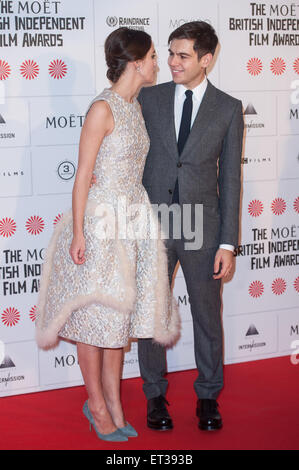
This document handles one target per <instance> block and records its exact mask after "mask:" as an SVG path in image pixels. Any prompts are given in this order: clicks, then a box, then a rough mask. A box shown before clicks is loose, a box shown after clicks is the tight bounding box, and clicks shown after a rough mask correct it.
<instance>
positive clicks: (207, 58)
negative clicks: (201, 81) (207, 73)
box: [199, 52, 213, 69]
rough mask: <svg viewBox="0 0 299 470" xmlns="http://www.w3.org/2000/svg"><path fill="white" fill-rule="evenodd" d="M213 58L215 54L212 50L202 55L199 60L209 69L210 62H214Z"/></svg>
mask: <svg viewBox="0 0 299 470" xmlns="http://www.w3.org/2000/svg"><path fill="white" fill-rule="evenodd" d="M212 60H213V55H212V54H211V53H210V52H208V53H207V54H205V55H203V56H202V57H201V59H200V61H199V62H200V64H201V66H202V67H203V68H205V69H207V68H208V67H209V65H210V63H211V62H212Z"/></svg>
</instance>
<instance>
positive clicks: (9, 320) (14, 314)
mask: <svg viewBox="0 0 299 470" xmlns="http://www.w3.org/2000/svg"><path fill="white" fill-rule="evenodd" d="M1 321H2V323H3V325H5V326H7V327H12V326H16V324H17V323H19V321H20V312H19V311H18V310H17V309H16V308H14V307H8V308H6V309H5V310H4V312H3V313H2V315H1Z"/></svg>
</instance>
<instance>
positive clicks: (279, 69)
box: [270, 57, 286, 75]
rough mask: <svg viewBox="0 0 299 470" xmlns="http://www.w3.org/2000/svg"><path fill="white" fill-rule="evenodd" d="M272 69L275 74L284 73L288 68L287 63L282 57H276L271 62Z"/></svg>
mask: <svg viewBox="0 0 299 470" xmlns="http://www.w3.org/2000/svg"><path fill="white" fill-rule="evenodd" d="M270 69H271V72H272V73H273V74H274V75H282V74H283V73H284V72H285V70H286V63H285V61H284V60H283V59H282V58H281V57H275V59H273V60H272V62H271V64H270Z"/></svg>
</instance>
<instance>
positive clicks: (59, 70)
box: [49, 59, 67, 80]
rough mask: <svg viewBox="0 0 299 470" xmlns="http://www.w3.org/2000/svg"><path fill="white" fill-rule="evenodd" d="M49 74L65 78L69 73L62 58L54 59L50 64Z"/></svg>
mask: <svg viewBox="0 0 299 470" xmlns="http://www.w3.org/2000/svg"><path fill="white" fill-rule="evenodd" d="M49 74H50V75H51V77H52V78H56V79H57V80H59V79H60V78H64V77H65V76H66V74H67V66H66V65H65V63H64V62H63V61H62V60H59V59H57V60H52V62H51V63H50V65H49Z"/></svg>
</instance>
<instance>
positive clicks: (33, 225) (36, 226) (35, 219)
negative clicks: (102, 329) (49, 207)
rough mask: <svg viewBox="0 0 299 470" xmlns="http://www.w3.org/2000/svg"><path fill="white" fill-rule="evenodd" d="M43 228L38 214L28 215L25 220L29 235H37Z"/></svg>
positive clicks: (43, 224) (42, 222)
mask: <svg viewBox="0 0 299 470" xmlns="http://www.w3.org/2000/svg"><path fill="white" fill-rule="evenodd" d="M44 228H45V223H44V221H43V219H42V218H41V217H39V216H38V215H33V216H32V217H29V219H28V220H27V222H26V230H27V232H28V233H30V235H39V234H40V233H41V232H42V231H43V230H44Z"/></svg>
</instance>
